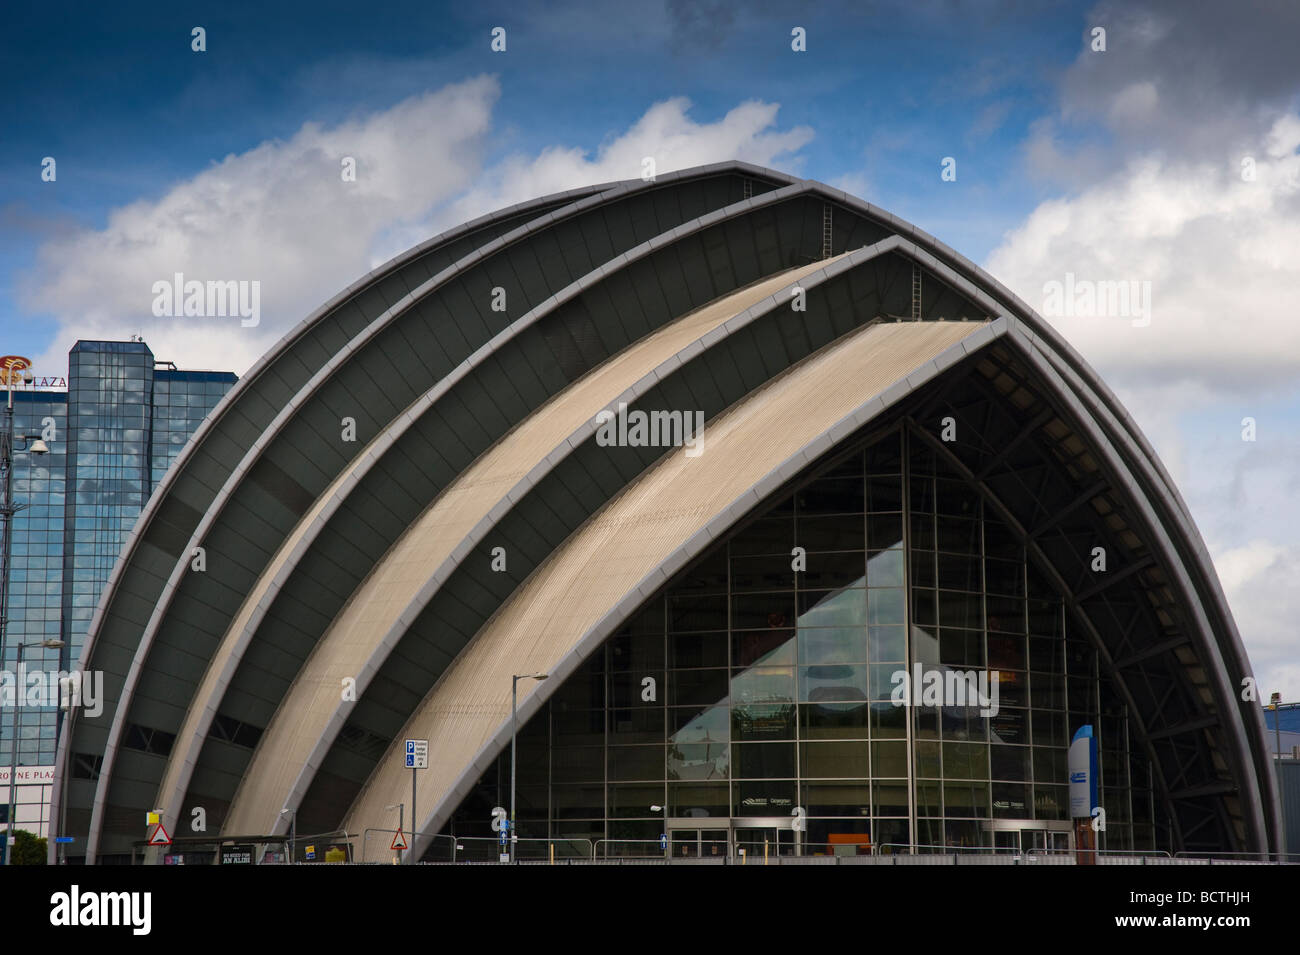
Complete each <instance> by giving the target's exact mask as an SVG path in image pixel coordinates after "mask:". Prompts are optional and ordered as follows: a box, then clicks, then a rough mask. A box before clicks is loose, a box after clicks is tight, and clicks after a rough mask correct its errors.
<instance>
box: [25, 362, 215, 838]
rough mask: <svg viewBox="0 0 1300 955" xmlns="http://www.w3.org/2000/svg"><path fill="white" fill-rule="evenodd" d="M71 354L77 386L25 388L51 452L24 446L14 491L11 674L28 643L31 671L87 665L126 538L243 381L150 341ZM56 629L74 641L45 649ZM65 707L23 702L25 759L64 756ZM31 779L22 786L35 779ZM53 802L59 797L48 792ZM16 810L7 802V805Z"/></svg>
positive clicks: (33, 421)
mask: <svg viewBox="0 0 1300 955" xmlns="http://www.w3.org/2000/svg"><path fill="white" fill-rule="evenodd" d="M68 365H69V367H68V377H67V379H66V381H67V391H44V390H27V389H19V390H18V391H16V393H15V394H14V430H15V433H16V434H18V435H24V434H26V435H37V434H41V435H44V436H45V438H46V443H47V444H48V446H49V453H48V454H46V455H42V456H39V457H38V456H34V455H32V454H31V453H30V452H26V451H19V452H18V453H17V454H15V455H14V464H13V468H14V470H13V496H14V500H15V501H16V502H17V503H18V504H20V505H25V506H24V507H23V509H22V510H20V511H19V512H18V513H17V515H16V516H15V518H14V526H13V553H12V563H11V567H10V571H9V587H10V590H9V596H10V600H9V611H8V618H9V621H8V627H7V631H6V634H5V643H4V648H3V658H2V659H0V668H3V669H4V670H7V671H8V672H9V673H11V674H16V673H17V670H18V650H17V647H18V645H19V644H25V645H27V646H26V649H25V650H24V652H23V663H24V664H25V666H26V670H27V672H28V673H31V672H33V671H36V670H40V671H45V672H52V671H58V670H71V669H72V668H73V667H75V666H76V665H77V661H78V659H79V658H80V656H81V647H82V643H83V642H84V639H85V635H86V632H87V630H88V628H89V626H90V621H91V617H92V616H93V615H94V613H95V604H96V603H97V601H98V600H99V594H100V591H101V590H102V589H103V587H104V584H105V583H106V582H107V580H108V577H109V574H110V573H111V572H112V569H113V563H114V561H115V560H116V559H117V554H118V551H119V550H120V549H121V546H122V543H123V541H124V540H125V539H126V537H127V535H128V534H129V533H130V531H131V528H132V527H133V526H134V524H135V521H136V518H137V516H139V514H140V511H141V509H142V508H143V507H144V505H145V503H146V502H147V501H148V500H149V495H150V494H152V493H153V489H154V488H155V487H156V486H157V485H158V483H159V482H160V481H161V480H162V477H163V475H164V474H166V472H167V468H168V467H169V466H170V465H171V462H172V461H173V460H174V459H175V457H176V455H177V454H179V453H180V450H181V448H182V447H184V445H185V442H186V441H188V440H189V437H190V435H191V434H193V433H194V430H195V429H196V428H197V427H198V425H199V423H200V422H201V421H202V420H203V418H204V417H205V416H206V415H207V413H208V412H209V411H211V410H212V409H213V408H214V407H215V406H216V404H217V402H218V401H220V400H221V397H222V396H223V395H224V394H225V393H226V392H227V391H229V390H230V388H231V386H233V385H234V383H235V381H236V377H235V375H233V374H231V373H230V372H213V371H179V370H177V369H176V367H175V365H173V364H171V363H170V362H159V361H156V360H155V358H154V355H153V352H152V351H150V349H149V347H148V346H147V345H146V344H144V343H143V342H91V341H81V342H77V344H76V345H75V346H74V347H73V349H72V351H71V352H70V354H69V363H68ZM35 371H37V372H40V371H41V369H35ZM0 400H3V398H2V397H0ZM19 444H20V446H21V442H20V443H19ZM45 640H62V641H63V643H64V646H63V647H62V648H60V649H45V648H42V647H41V646H40V645H39V644H40V643H41V642H42V641H45ZM54 702H55V703H57V701H54ZM0 717H2V718H0V766H3V767H4V768H5V769H4V772H5V773H6V774H7V772H8V766H9V762H10V756H11V747H12V745H13V713H12V711H10V710H8V709H5V710H3V711H0ZM58 717H59V712H58V708H57V706H41V707H20V708H19V711H18V760H17V762H18V765H19V766H20V767H22V766H29V767H30V766H42V767H45V766H52V765H53V763H54V758H55V739H56V734H57V732H58ZM20 783H21V777H20ZM5 788H6V787H4V786H3V785H0V796H7V792H4V791H3V790H4V789H5ZM19 788H20V795H22V792H21V791H22V790H24V789H25V788H26V787H23V786H21V785H20V787H19ZM45 788H47V789H48V788H49V787H48V786H47V787H45ZM26 795H27V796H29V797H30V796H32V795H34V794H31V793H28V794H26ZM41 801H42V803H44V804H46V805H48V802H49V800H48V798H43V799H42V800H41ZM6 802H7V801H6ZM6 810H7V805H5V804H3V803H0V814H3V813H4V812H6ZM36 815H37V808H36V806H35V805H32V804H29V803H27V802H23V804H22V805H20V806H19V807H18V811H17V812H16V813H15V823H16V824H17V825H18V826H19V827H20V828H25V829H30V830H32V831H38V830H39V832H38V834H41V835H44V834H45V833H46V830H45V826H44V825H42V824H40V821H38V819H37V818H35V816H36ZM28 816H30V817H33V818H25V817H28ZM2 820H3V815H0V821H2Z"/></svg>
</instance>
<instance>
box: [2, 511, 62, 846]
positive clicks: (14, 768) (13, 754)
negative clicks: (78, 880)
mask: <svg viewBox="0 0 1300 955" xmlns="http://www.w3.org/2000/svg"><path fill="white" fill-rule="evenodd" d="M5 530H6V535H5V542H6V543H8V525H6V528H5ZM7 550H8V549H7V548H6V559H5V576H6V577H7V576H8V574H9V569H8V568H9V561H8V557H7ZM0 619H2V618H0ZM63 646H65V644H64V642H63V641H62V640H42V641H40V642H39V643H20V644H18V670H17V673H18V674H21V673H22V672H23V651H24V650H26V649H27V648H28V647H44V648H45V649H47V650H58V649H60V648H61V647H63ZM22 682H23V681H22V678H21V676H20V677H19V678H18V679H16V680H15V681H14V693H13V699H12V700H10V701H9V703H10V705H11V707H12V708H13V711H14V721H13V728H14V732H13V738H12V739H11V740H10V746H9V813H8V815H6V816H5V865H12V864H13V862H12V861H11V857H12V855H13V848H14V847H13V839H14V805H15V803H16V802H17V801H18V687H19V685H20V684H21V683H22Z"/></svg>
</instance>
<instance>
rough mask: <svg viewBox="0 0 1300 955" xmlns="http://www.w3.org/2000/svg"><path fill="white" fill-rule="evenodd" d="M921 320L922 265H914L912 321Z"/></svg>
mask: <svg viewBox="0 0 1300 955" xmlns="http://www.w3.org/2000/svg"><path fill="white" fill-rule="evenodd" d="M920 320H921V267H920V266H919V265H916V264H915V263H913V265H912V321H914V322H919V321H920Z"/></svg>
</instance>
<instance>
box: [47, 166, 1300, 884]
mask: <svg viewBox="0 0 1300 955" xmlns="http://www.w3.org/2000/svg"><path fill="white" fill-rule="evenodd" d="M199 547H201V548H203V549H204V552H205V554H206V565H205V567H204V568H203V569H202V570H201V571H196V570H195V568H194V567H193V565H192V562H191V560H192V555H193V554H194V552H195V548H199ZM87 645H88V650H87V654H86V660H87V661H88V663H89V665H90V666H92V667H98V668H100V669H102V671H103V673H104V675H105V706H104V712H103V713H102V714H101V715H99V716H97V717H93V718H92V717H89V716H88V715H87V714H85V713H74V716H73V724H72V730H71V732H70V733H67V734H64V736H63V738H62V739H61V741H60V753H59V759H58V764H59V766H60V767H61V771H62V772H64V774H65V776H66V778H67V780H68V787H67V796H66V816H67V820H68V831H69V834H70V835H72V836H73V837H74V838H75V839H76V842H75V843H74V850H75V851H74V852H73V855H74V856H76V857H77V858H84V859H86V860H87V861H93V862H115V861H128V860H129V859H131V858H132V857H133V855H134V853H135V852H136V851H137V850H138V849H139V848H140V847H141V845H142V844H143V842H144V841H145V839H146V836H147V835H149V833H148V832H147V831H146V828H145V826H144V825H143V820H144V818H145V813H146V812H147V811H149V810H151V809H159V810H161V811H162V819H163V823H164V827H165V828H166V830H167V832H169V833H171V834H173V835H175V834H177V833H180V834H182V835H184V836H185V837H187V838H190V839H202V838H207V839H210V840H214V841H216V840H220V839H222V838H234V837H249V838H253V837H256V836H259V835H260V836H264V837H269V836H279V835H282V834H283V833H285V832H286V831H287V830H288V829H289V826H290V824H291V822H290V821H291V819H292V820H293V824H294V825H295V826H296V831H297V832H298V833H315V834H322V836H330V838H331V840H334V837H338V838H342V839H347V840H349V841H352V842H353V844H354V850H355V852H356V853H357V854H358V855H360V856H365V857H367V858H369V857H375V858H379V857H386V856H387V855H388V852H387V842H388V840H387V839H386V838H385V839H383V840H378V839H371V838H369V836H368V833H371V832H373V830H376V829H379V830H382V829H385V828H388V829H391V828H395V826H396V823H397V816H398V811H397V810H396V809H395V808H392V807H395V806H397V805H399V804H401V805H402V811H403V812H405V813H406V814H407V816H406V817H407V819H408V820H410V819H412V817H413V824H412V825H411V826H409V827H413V828H414V829H415V830H416V831H415V834H414V838H413V840H412V846H413V848H412V851H411V852H410V853H409V854H408V858H422V857H431V858H444V857H447V855H448V854H453V853H456V852H458V851H461V850H458V849H457V848H456V846H458V845H461V844H464V845H466V846H467V847H469V848H467V849H466V850H465V851H476V852H477V851H483V852H491V851H494V850H492V849H491V848H490V847H491V846H492V845H493V843H494V840H495V839H496V838H497V837H496V836H494V835H493V830H492V828H491V821H492V819H493V818H499V816H500V813H498V812H496V810H498V809H502V808H504V807H506V806H507V804H508V801H509V798H510V791H511V786H510V778H509V773H508V765H509V746H510V741H511V738H512V730H513V727H514V726H515V724H516V719H514V718H512V717H513V716H515V715H516V714H513V713H512V708H511V700H512V692H511V691H512V687H513V686H514V685H515V684H516V683H517V685H518V686H517V688H518V710H517V723H518V725H519V726H521V727H522V732H521V734H520V743H519V751H518V756H519V769H518V777H517V780H516V785H515V786H514V791H515V793H516V798H517V800H518V814H517V830H516V831H517V833H518V834H519V835H520V837H521V838H523V839H524V840H539V841H536V842H532V841H528V842H525V843H524V846H525V848H526V849H527V850H528V851H550V848H551V846H552V845H554V846H556V847H557V848H558V851H560V852H571V853H579V854H589V853H596V854H619V853H621V854H651V855H653V854H656V853H663V852H671V853H672V854H673V855H674V856H678V855H686V856H690V855H693V854H694V855H703V856H709V855H718V854H722V855H732V854H735V853H738V852H739V851H740V850H741V849H745V850H746V851H747V852H757V851H759V847H760V845H761V846H763V847H764V848H765V849H766V851H777V852H786V851H801V852H822V853H825V852H862V851H881V850H882V849H887V850H888V851H910V850H911V849H920V850H922V851H925V849H926V848H927V847H939V848H941V849H944V850H947V849H953V850H966V849H977V848H978V849H1003V850H1006V851H1017V850H1025V849H1032V848H1042V849H1061V848H1064V847H1067V846H1068V845H1070V840H1071V838H1072V835H1071V831H1072V829H1073V828H1074V823H1075V821H1076V820H1079V819H1088V818H1090V817H1092V816H1094V815H1097V814H1104V817H1105V823H1106V829H1105V831H1104V832H1103V833H1101V834H1100V839H1101V844H1102V846H1103V847H1104V848H1108V849H1116V850H1122V851H1140V850H1150V849H1158V850H1164V851H1233V852H1235V851H1241V852H1267V851H1270V850H1272V851H1276V850H1277V848H1278V846H1279V840H1280V830H1281V825H1280V816H1279V812H1278V795H1277V791H1276V788H1275V783H1274V776H1273V769H1272V766H1271V765H1270V761H1269V759H1268V755H1267V754H1268V744H1267V743H1266V741H1265V740H1264V734H1265V730H1264V724H1263V720H1262V718H1261V711H1260V706H1259V702H1258V701H1255V700H1243V699H1242V698H1241V695H1240V692H1239V691H1240V688H1241V687H1242V686H1243V685H1244V684H1243V681H1246V680H1248V679H1249V677H1250V675H1251V674H1250V668H1249V661H1248V660H1247V658H1246V655H1245V652H1244V650H1243V649H1242V646H1241V641H1240V637H1239V635H1238V634H1237V632H1236V628H1235V625H1234V623H1233V621H1232V617H1231V614H1230V613H1229V611H1228V607H1227V603H1226V600H1225V599H1224V596H1223V593H1222V590H1221V588H1220V587H1219V584H1218V580H1217V577H1216V576H1215V574H1214V570H1213V567H1212V565H1211V563H1210V559H1209V556H1208V554H1207V553H1206V550H1205V547H1204V545H1203V543H1202V542H1201V540H1200V538H1199V535H1198V534H1197V532H1196V529H1195V527H1194V525H1193V523H1192V520H1191V517H1190V515H1189V513H1188V511H1187V508H1186V506H1185V504H1184V503H1183V502H1182V500H1181V498H1180V497H1179V495H1178V492H1177V490H1176V489H1175V488H1174V487H1173V485H1172V483H1171V481H1170V479H1169V477H1168V474H1167V473H1166V472H1165V471H1164V469H1163V467H1161V465H1160V463H1159V461H1158V460H1157V458H1156V457H1155V455H1154V453H1153V452H1152V450H1151V448H1150V446H1149V444H1148V443H1147V442H1146V441H1145V439H1144V438H1143V437H1142V435H1141V434H1140V432H1139V431H1138V429H1137V428H1136V426H1135V425H1134V424H1133V422H1132V420H1131V418H1130V417H1129V416H1128V415H1127V413H1126V412H1125V411H1124V409H1123V408H1122V407H1121V406H1120V405H1119V403H1118V402H1117V401H1116V399H1115V398H1114V396H1113V395H1112V394H1110V392H1109V391H1108V390H1107V389H1106V388H1105V386H1104V384H1102V383H1101V382H1100V381H1099V380H1098V379H1097V377H1096V375H1095V374H1094V373H1093V372H1092V370H1091V369H1090V368H1088V366H1087V365H1086V363H1085V362H1083V360H1082V359H1081V358H1080V357H1079V356H1078V355H1077V354H1075V353H1074V352H1073V351H1072V350H1071V349H1070V347H1069V346H1068V344H1066V343H1065V342H1063V341H1062V340H1061V339H1060V338H1059V336H1057V335H1056V334H1055V332H1053V330H1052V329H1051V327H1050V326H1049V325H1048V324H1047V323H1046V322H1044V321H1043V320H1042V319H1041V318H1039V317H1038V316H1037V315H1036V314H1035V313H1034V312H1033V310H1032V309H1030V308H1029V307H1028V306H1026V305H1025V304H1024V303H1023V302H1021V301H1020V300H1019V299H1017V298H1016V297H1015V296H1014V295H1012V294H1011V293H1010V292H1009V291H1008V290H1006V289H1005V288H1003V287H1002V286H1000V285H999V284H998V283H997V282H996V281H995V280H994V279H993V278H992V277H990V276H988V275H987V274H985V273H983V272H982V271H981V270H980V269H979V268H978V267H976V266H975V265H973V264H972V263H970V262H969V261H967V260H966V259H964V258H963V257H961V256H960V255H959V254H958V253H956V252H954V251H953V250H951V249H949V248H947V247H946V246H944V245H943V244H942V243H940V242H938V241H937V240H935V239H934V238H933V237H931V236H929V235H927V234H925V233H924V232H921V231H920V230H918V229H916V228H914V227H912V226H910V225H908V224H907V223H905V222H902V221H901V220H899V219H898V218H897V217H895V216H892V215H890V214H889V213H887V212H885V211H884V210H881V209H878V208H876V207H874V206H871V205H869V204H867V203H864V202H862V201H861V200H858V199H856V198H854V197H852V196H848V195H846V194H845V193H843V192H840V191H838V190H834V189H830V188H828V187H826V186H824V185H822V184H820V183H816V182H812V181H807V180H799V179H794V178H792V177H789V176H786V175H784V174H782V173H778V172H774V171H771V170H766V169H759V168H757V167H753V166H749V165H746V164H743V163H726V164H720V165H716V166H709V167H702V168H699V169H692V170H686V171H683V172H679V173H673V174H671V175H668V176H662V177H659V178H658V179H657V180H655V181H652V182H642V181H640V180H637V181H633V182H626V183H613V184H604V185H597V186H592V187H589V188H587V189H581V190H575V191H572V192H569V193H564V194H559V195H554V196H547V197H543V198H541V199H537V200H534V201H532V202H529V203H524V204H521V205H519V206H516V207H512V208H510V209H506V210H502V211H501V212H498V213H495V214H493V215H491V216H486V217H484V218H482V219H479V220H476V221H474V222H471V223H467V224H465V225H464V226H461V227H459V228H457V229H454V230H452V231H451V232H448V233H446V234H444V235H442V236H438V237H436V238H434V239H431V240H429V241H428V242H426V243H424V244H422V245H420V246H418V247H416V248H414V249H412V250H410V251H409V252H407V253H406V254H404V255H402V256H399V257H398V258H397V259H395V260H393V261H392V262H390V263H388V264H387V265H385V266H383V267H382V268H380V269H377V270H376V271H375V272H373V273H371V274H370V275H368V276H366V277H364V278H362V279H361V280H359V281H358V282H357V283H355V284H354V285H352V286H350V287H349V288H348V289H346V290H345V291H343V292H342V293H340V295H339V296H337V297H336V298H335V299H334V300H332V301H331V302H329V303H327V304H326V305H325V306H323V307H322V308H321V309H320V310H318V311H317V312H316V313H315V314H313V315H312V316H310V317H309V318H308V319H307V320H306V321H304V322H303V323H302V324H301V325H300V326H298V328H296V329H295V330H294V331H293V332H292V333H290V334H289V335H288V336H286V338H285V339H284V340H283V341H282V342H281V343H280V344H279V345H278V346H277V347H276V348H275V349H274V350H273V351H272V352H271V353H269V354H268V355H267V356H266V357H265V358H264V359H263V360H262V361H261V362H260V363H259V364H258V365H257V366H255V368H254V369H253V370H252V371H251V372H249V373H248V374H247V375H246V376H245V377H244V379H243V380H242V381H241V382H240V384H239V386H238V387H236V388H235V389H233V390H232V391H231V392H230V394H228V395H227V396H226V398H225V399H224V400H223V401H222V402H221V404H220V405H219V406H218V407H217V408H216V409H215V410H214V412H213V414H212V415H211V417H209V418H208V420H207V421H206V422H205V423H204V425H203V426H202V427H201V428H200V429H199V431H198V432H197V434H196V435H195V439H194V441H193V442H192V443H191V444H190V445H188V447H187V449H186V450H185V451H184V452H183V453H182V455H181V456H180V458H179V459H178V461H177V462H176V466H175V467H174V468H173V469H172V470H171V471H170V472H169V473H168V475H167V476H166V478H165V479H164V481H163V485H162V486H161V487H160V489H159V492H158V493H157V494H156V495H155V496H154V498H153V499H152V500H151V501H150V504H149V506H148V507H147V508H146V510H145V512H144V513H143V514H142V515H141V517H140V519H139V521H138V522H137V523H136V525H135V528H134V529H133V530H132V532H131V535H130V537H129V539H128V540H127V541H126V544H125V546H124V549H123V553H122V559H121V560H120V561H119V563H118V564H117V566H116V569H115V570H114V572H113V575H112V579H111V580H110V582H109V585H108V587H107V590H106V593H105V596H104V598H103V600H102V601H101V602H100V604H99V606H98V609H97V610H96V614H95V617H94V619H93V620H92V623H91V626H90V631H89V635H88V644H87ZM536 674H546V678H545V679H534V678H532V677H531V676H529V675H536ZM521 675H523V676H526V677H528V678H526V679H523V680H516V679H515V678H516V677H519V676H521ZM1085 727H1090V728H1091V733H1092V739H1093V740H1094V741H1095V743H1096V750H1097V757H1096V765H1095V776H1094V778H1095V779H1096V782H1097V794H1096V803H1095V804H1094V805H1092V806H1087V805H1083V806H1082V807H1081V808H1080V807H1079V806H1071V793H1070V790H1069V782H1070V778H1071V774H1072V773H1075V772H1077V770H1076V769H1075V768H1074V767H1072V766H1071V765H1070V761H1069V755H1068V753H1069V750H1070V746H1071V743H1072V741H1073V740H1075V739H1076V737H1080V736H1081V734H1083V733H1084V732H1086V731H1085ZM409 740H415V741H419V740H425V741H427V743H428V767H427V768H425V769H417V770H414V771H413V770H412V769H410V768H407V765H406V762H405V754H406V752H407V750H406V745H407V741H409ZM73 767H84V769H83V770H81V771H77V772H73V771H72V768H73ZM413 783H414V785H415V793H414V795H413V794H412V785H413ZM56 795H57V794H56ZM1082 798H1083V801H1084V802H1088V801H1091V799H1090V796H1089V795H1088V794H1087V793H1085V794H1084V796H1083V797H1082ZM412 799H414V801H415V805H414V806H413V805H411V800H412ZM1094 810H1097V811H1099V813H1094ZM199 818H201V819H203V820H204V821H205V825H204V826H203V827H202V828H196V826H195V824H194V820H196V819H199ZM344 833H346V835H343V834H344ZM661 836H663V837H666V842H667V844H666V845H663V846H661V845H660V837H661ZM335 841H336V840H335ZM537 847H545V849H544V850H543V849H540V848H537ZM521 851H522V850H521Z"/></svg>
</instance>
